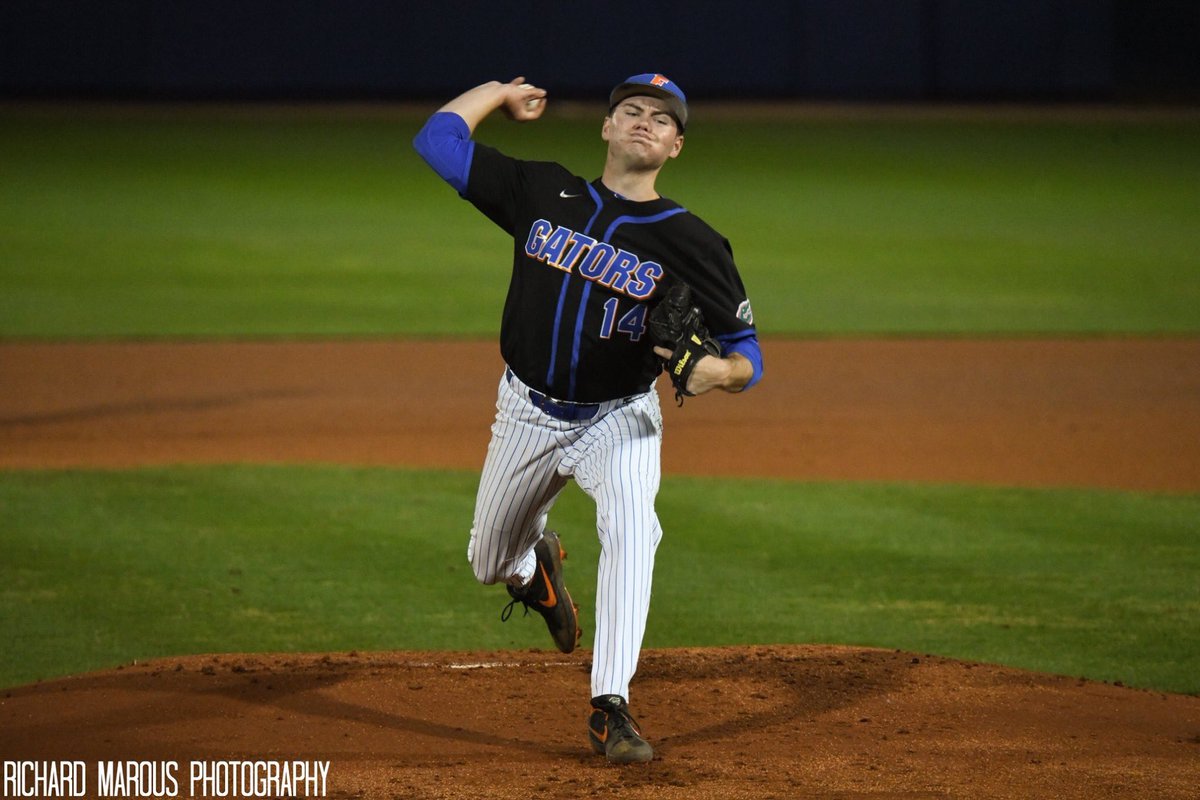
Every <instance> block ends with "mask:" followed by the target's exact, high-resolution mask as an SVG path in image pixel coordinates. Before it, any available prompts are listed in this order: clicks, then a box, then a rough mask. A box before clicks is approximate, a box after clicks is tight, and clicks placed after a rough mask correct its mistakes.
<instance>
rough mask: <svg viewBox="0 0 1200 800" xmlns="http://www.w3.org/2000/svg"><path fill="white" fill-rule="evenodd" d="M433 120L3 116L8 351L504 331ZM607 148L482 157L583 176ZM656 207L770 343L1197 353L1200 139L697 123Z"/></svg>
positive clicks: (209, 113)
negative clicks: (1178, 348) (721, 260)
mask: <svg viewBox="0 0 1200 800" xmlns="http://www.w3.org/2000/svg"><path fill="white" fill-rule="evenodd" d="M422 119H423V114H417V113H415V112H407V113H406V112H401V111H393V112H378V113H376V114H370V113H359V114H349V115H346V114H343V115H339V114H338V113H336V112H335V111H325V112H322V111H319V110H318V111H295V112H290V113H289V112H286V111H278V112H274V113H263V114H254V113H252V112H249V111H244V110H243V111H228V110H226V111H219V110H205V109H197V110H192V111H189V112H167V111H162V112H154V111H145V112H136V111H134V112H128V113H124V114H122V113H120V112H119V111H110V112H107V113H104V112H100V111H92V112H87V111H78V112H76V113H71V112H70V111H66V110H62V109H57V110H53V109H52V110H42V111H37V110H24V111H22V110H19V109H6V110H3V111H0V336H8V337H14V336H50V337H58V336H85V337H86V336H263V335H265V336H276V335H306V336H310V335H318V336H320V335H393V334H401V335H426V334H436V335H455V336H458V335H489V334H491V333H492V332H493V331H494V330H495V329H496V328H497V326H498V320H499V308H500V302H501V299H502V297H503V293H504V290H505V286H506V275H507V270H508V264H507V262H506V261H505V259H504V257H503V254H504V253H505V252H506V245H505V238H504V235H503V234H502V233H501V232H500V231H499V230H498V229H495V228H494V227H493V226H491V224H490V223H488V222H486V221H485V220H483V219H482V217H479V215H478V214H477V213H476V212H475V211H474V210H473V209H471V208H470V207H469V206H468V205H467V204H466V203H464V202H463V201H461V200H459V199H458V198H457V196H456V195H455V194H454V192H453V191H452V190H451V189H450V188H449V187H447V186H445V185H444V184H442V183H441V181H440V180H439V179H438V178H436V177H435V176H434V175H433V173H432V172H431V171H430V170H429V169H428V168H427V167H426V166H425V165H424V163H423V162H421V161H420V159H419V158H418V157H417V156H416V155H415V153H414V152H413V151H412V148H411V146H410V141H411V139H412V136H413V134H414V133H415V132H416V130H417V129H418V127H419V126H420V124H421V121H422ZM598 124H599V122H598V120H591V119H588V120H579V119H576V118H575V116H574V115H572V116H569V117H562V118H556V117H551V118H549V119H547V120H544V121H542V122H539V123H536V124H532V125H525V126H518V125H514V124H511V123H506V122H504V121H495V122H493V121H492V120H489V121H488V122H487V123H486V124H485V126H484V129H483V130H482V131H481V138H482V139H484V140H486V141H490V142H493V143H496V144H498V145H500V146H502V147H503V148H505V149H506V150H508V151H509V152H512V153H514V154H515V155H520V156H522V157H528V158H535V157H536V158H553V159H555V160H559V161H562V162H563V163H564V164H566V165H567V166H569V167H571V168H572V169H574V170H576V171H577V172H578V173H580V174H583V175H585V176H587V177H589V178H590V177H594V176H595V175H597V174H599V171H600V167H601V165H602V158H603V151H602V146H603V143H602V142H601V141H600V139H599V133H598V130H599V129H598ZM661 188H662V190H663V192H664V193H665V194H667V195H668V196H673V197H676V198H677V199H679V200H680V201H682V202H684V203H685V204H686V205H688V206H689V208H691V209H692V210H693V211H694V212H696V213H698V214H700V215H701V216H702V217H704V218H705V219H707V220H708V221H710V222H711V223H712V224H713V225H714V226H715V227H716V228H717V229H718V230H720V231H721V232H722V233H724V234H725V235H726V236H727V237H728V238H729V239H730V240H731V241H732V243H733V245H734V252H735V255H736V257H737V259H738V261H739V264H740V268H741V270H742V272H743V276H744V278H745V280H746V283H747V285H748V287H749V289H750V294H751V298H752V299H753V300H754V302H755V307H756V312H757V316H758V317H759V319H760V320H761V323H760V324H761V325H762V327H763V330H764V332H767V333H774V334H805V335H807V334H815V335H830V334H833V335H840V334H861V333H883V334H914V333H916V334H921V333H934V334H953V335H957V334H960V333H985V334H986V333H1018V334H1027V333H1038V332H1055V333H1089V334H1106V333H1112V332H1119V333H1162V332H1172V333H1179V332H1196V331H1198V330H1200V260H1198V257H1197V255H1196V254H1197V253H1200V118H1197V117H1196V116H1194V115H1193V116H1191V117H1181V118H1179V119H1177V120H1175V121H1171V120H1169V119H1168V120H1161V119H1158V120H1155V119H1150V120H1148V121H1145V122H1140V123H1139V122H1136V121H1124V122H1122V121H1107V122H1091V123H1086V122H1070V121H1064V120H1058V121H1056V120H1054V119H1053V118H1050V119H1046V120H1043V121H1041V122H1036V121H1005V120H1004V119H1002V118H1001V119H997V120H995V121H992V122H985V121H979V120H974V119H964V120H954V119H952V118H951V119H922V118H919V117H914V118H912V119H905V118H904V117H902V116H901V117H896V116H887V115H882V116H880V117H879V118H877V119H872V118H870V117H869V116H866V117H865V118H859V119H850V120H847V119H837V118H815V119H808V120H805V119H797V120H792V121H786V122H785V121H776V122H771V121H763V120H762V119H761V118H759V117H757V116H756V117H754V118H752V119H751V120H750V121H749V122H744V121H741V120H739V119H737V118H736V116H735V115H722V116H721V117H719V118H717V119H712V120H708V121H706V120H705V119H704V118H703V116H702V115H701V116H700V117H699V118H698V121H697V122H696V124H694V125H693V126H692V129H691V133H690V134H689V135H688V137H687V143H686V145H685V148H684V154H683V156H682V157H681V158H680V159H679V160H678V161H676V162H674V163H672V164H670V165H669V166H668V167H667V169H666V170H665V172H664V177H663V179H662V181H661ZM448 308H453V309H455V313H454V314H447V313H446V309H448Z"/></svg>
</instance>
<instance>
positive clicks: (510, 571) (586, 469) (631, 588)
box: [467, 376, 662, 699]
mask: <svg viewBox="0 0 1200 800" xmlns="http://www.w3.org/2000/svg"><path fill="white" fill-rule="evenodd" d="M661 451H662V412H661V410H660V408H659V403H658V394H657V393H656V392H655V391H654V390H653V389H652V390H651V391H649V392H647V393H646V394H643V395H638V396H637V397H635V398H633V399H629V400H614V401H611V402H608V403H602V404H601V405H600V410H599V412H598V413H597V414H596V416H595V417H593V418H592V419H590V420H584V421H580V422H571V421H564V420H559V419H555V418H554V417H551V416H549V415H547V414H545V413H543V412H542V411H541V410H539V409H538V408H536V407H535V406H534V405H533V404H532V403H531V402H530V401H529V396H528V388H527V387H526V386H525V385H524V384H522V383H521V382H520V381H519V380H517V379H516V378H515V377H514V378H512V379H511V381H510V380H509V379H508V378H507V376H506V377H502V378H501V380H500V388H499V394H498V397H497V400H496V420H495V422H494V423H493V424H492V440H491V442H490V443H489V444H488V451H487V458H486V460H485V462H484V466H483V474H482V475H481V476H480V480H479V493H478V495H477V497H476V500H475V520H474V525H473V526H472V528H471V541H470V544H469V545H468V546H467V558H468V559H469V560H470V562H471V566H472V568H473V569H474V571H475V577H476V578H477V579H478V580H479V581H480V582H481V583H485V584H492V583H497V582H508V583H513V584H517V585H521V584H524V583H526V582H528V581H529V579H530V578H532V577H533V573H534V569H535V566H536V559H535V557H534V553H533V548H534V545H536V544H537V543H538V541H539V540H540V539H541V537H542V532H543V531H544V530H545V529H546V519H547V517H548V515H549V512H550V508H551V506H553V505H554V501H555V499H556V498H557V497H558V495H559V493H560V492H561V491H562V490H563V488H564V487H565V486H566V485H567V481H568V480H570V479H571V478H574V479H575V481H576V482H577V483H578V484H579V487H580V488H581V489H583V490H584V492H586V493H587V494H588V496H589V497H591V498H592V499H593V500H594V501H595V503H596V531H597V534H598V535H599V537H600V561H599V564H598V566H597V575H596V617H595V619H596V635H595V639H594V642H593V652H592V696H593V697H595V696H598V695H603V694H618V695H621V696H622V697H624V698H626V699H628V698H629V682H630V680H631V679H632V678H633V674H634V672H636V671H637V663H638V654H639V652H640V650H641V647H642V637H643V636H644V635H645V632H646V617H647V614H648V613H649V610H650V588H651V582H652V578H653V574H654V553H655V551H656V550H657V548H658V543H659V541H660V540H661V539H662V528H661V526H660V525H659V522H658V515H657V514H656V513H655V511H654V498H655V496H656V495H657V494H658V485H659V479H660V476H661V472H662V470H661ZM568 588H569V585H568Z"/></svg>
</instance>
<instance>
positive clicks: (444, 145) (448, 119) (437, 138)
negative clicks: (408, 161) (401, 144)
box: [413, 111, 475, 194]
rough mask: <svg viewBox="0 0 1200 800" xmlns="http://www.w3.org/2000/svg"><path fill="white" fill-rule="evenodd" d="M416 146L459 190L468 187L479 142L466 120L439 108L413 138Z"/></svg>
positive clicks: (421, 154) (434, 169) (440, 173)
mask: <svg viewBox="0 0 1200 800" xmlns="http://www.w3.org/2000/svg"><path fill="white" fill-rule="evenodd" d="M413 148H414V149H415V150H416V151H417V153H419V154H420V156H421V158H423V159H425V163H427V164H429V166H431V167H433V171H434V172H436V173H437V174H438V175H440V176H441V178H442V180H444V181H445V182H446V183H448V184H450V185H451V186H453V187H454V189H455V191H457V192H458V193H459V194H462V193H463V192H465V191H466V190H467V176H468V175H470V173H471V156H472V155H473V154H474V152H475V142H474V141H472V139H471V129H470V128H469V127H467V123H466V120H464V119H463V118H462V117H460V116H459V115H458V114H455V113H452V112H450V111H439V112H437V113H436V114H434V115H433V116H432V117H430V118H429V119H428V121H426V123H425V127H423V128H421V130H420V131H419V132H418V133H417V135H416V137H414V138H413Z"/></svg>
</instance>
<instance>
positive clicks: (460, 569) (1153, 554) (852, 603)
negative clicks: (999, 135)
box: [0, 467, 1200, 693]
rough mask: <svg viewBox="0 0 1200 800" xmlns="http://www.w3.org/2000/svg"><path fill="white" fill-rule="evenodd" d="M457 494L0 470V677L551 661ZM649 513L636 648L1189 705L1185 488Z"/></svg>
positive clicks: (302, 471) (887, 489) (677, 489)
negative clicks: (818, 661)
mask: <svg viewBox="0 0 1200 800" xmlns="http://www.w3.org/2000/svg"><path fill="white" fill-rule="evenodd" d="M475 481H476V476H475V475H473V474H466V473H423V472H414V471H403V470H387V469H350V468H332V467H330V468H321V467H236V468H228V469H222V468H217V467H194V468H179V469H147V470H134V471H127V472H107V471H95V472H91V471H32V472H9V473H0V530H3V531H4V536H3V537H2V538H0V586H3V589H0V619H3V620H4V623H3V627H4V634H5V640H6V643H7V644H6V647H5V648H3V650H0V686H9V685H16V684H20V683H24V682H28V681H32V680H36V679H39V678H47V677H52V676H57V675H61V674H66V673H75V672H80V671H85V670H91V669H95V668H101V667H108V666H112V665H115V664H118V663H126V662H129V661H131V660H133V659H147V658H156V657H161V656H168V655H178V654H185V653H205V652H239V651H258V652H263V651H276V650H282V651H330V650H332V651H339V650H351V649H369V650H375V649H404V650H421V649H447V648H450V649H465V650H476V649H486V648H511V647H521V648H523V647H536V648H548V647H549V646H550V642H549V640H548V639H547V637H546V634H545V630H544V627H543V626H542V625H541V622H540V620H536V619H531V620H522V619H520V617H519V615H518V616H517V617H516V618H514V619H513V620H511V621H509V622H508V623H507V624H501V622H500V621H499V613H500V610H501V607H502V606H503V605H504V603H505V602H506V601H507V596H506V595H505V594H504V592H503V591H502V590H501V589H499V588H498V587H480V586H478V585H477V584H476V583H475V581H474V579H473V577H472V576H471V574H470V570H469V568H468V566H467V564H466V559H465V550H466V536H467V530H468V528H469V525H470V514H471V508H472V503H473V498H474V490H475ZM697 497H702V498H704V506H705V509H706V510H705V512H704V514H703V515H702V517H697V516H696V514H695V512H694V510H693V504H694V502H695V499H696V498H697ZM593 513H594V512H593V507H592V505H591V503H590V501H589V500H588V499H587V498H586V497H585V496H584V495H583V494H582V492H580V491H579V490H578V489H577V488H575V487H574V486H571V487H569V488H568V490H567V491H566V492H565V493H564V495H563V497H562V498H561V499H560V502H559V505H558V506H557V507H556V509H555V511H554V514H553V515H552V523H553V524H554V525H555V526H556V527H557V528H558V529H559V530H560V531H562V533H563V535H564V537H565V540H566V544H567V547H568V549H569V551H570V553H571V557H570V558H569V559H568V562H567V565H568V575H569V577H570V585H571V587H572V591H573V592H574V593H575V595H576V599H577V600H578V601H579V602H580V603H581V605H582V607H583V609H584V617H585V622H584V624H585V627H586V628H587V629H588V631H589V632H590V630H591V625H590V623H589V622H588V621H587V618H588V617H590V616H591V611H590V609H591V606H592V603H593V602H594V597H595V594H594V580H595V560H596V556H597V549H598V547H597V544H596V541H595V535H594V533H593V530H594V522H593V519H592V517H593ZM660 513H661V516H662V519H663V523H664V527H665V529H666V531H667V535H666V538H665V539H664V542H663V544H662V547H661V549H660V550H659V563H658V568H657V571H656V584H655V597H654V604H653V612H652V614H651V620H650V627H649V631H648V633H647V641H646V644H647V645H648V646H651V647H669V646H690V645H716V644H736V643H778V642H793V643H804V642H811V643H852V644H861V645H874V646H882V647H896V648H902V649H906V650H914V651H917V652H922V653H924V652H928V653H937V654H942V655H947V656H954V657H961V658H967V659H978V660H984V661H988V662H993V663H1000V664H1007V665H1011V666H1016V667H1023V668H1028V669H1034V670H1042V671H1050V672H1056V673H1064V674H1069V675H1081V676H1087V677H1090V678H1097V679H1105V680H1120V681H1123V682H1125V683H1126V684H1129V685H1134V686H1144V687H1153V688H1157V689H1164V690H1172V691H1180V692H1190V693H1196V692H1200V677H1198V676H1200V631H1198V630H1197V628H1196V625H1195V620H1196V619H1197V616H1198V615H1200V585H1198V584H1197V581H1196V575H1197V574H1200V552H1198V551H1197V548H1196V547H1195V541H1196V536H1197V533H1200V530H1198V523H1197V520H1200V497H1195V496H1169V495H1144V494H1131V493H1121V492H1100V491H1095V492H1089V491H1073V490H1044V491H1038V490H1015V489H1013V490H1007V489H975V488H967V487H938V486H897V485H871V484H846V485H829V484H798V485H797V484H790V483H785V482H768V481H733V480H703V479H686V480H685V479H668V480H667V481H666V482H665V483H664V485H663V489H662V494H661V495H660ZM585 642H586V640H585Z"/></svg>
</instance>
